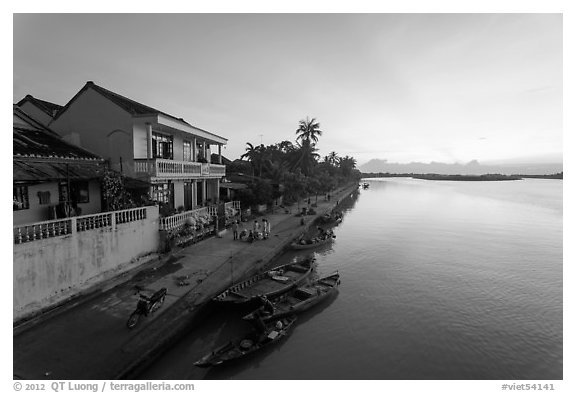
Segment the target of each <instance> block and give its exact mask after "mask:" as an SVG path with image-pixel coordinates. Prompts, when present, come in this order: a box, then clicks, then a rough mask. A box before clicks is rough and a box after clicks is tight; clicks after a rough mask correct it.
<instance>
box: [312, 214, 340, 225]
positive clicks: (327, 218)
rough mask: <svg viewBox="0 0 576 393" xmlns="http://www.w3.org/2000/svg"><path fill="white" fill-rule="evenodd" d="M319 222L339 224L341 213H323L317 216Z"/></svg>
mask: <svg viewBox="0 0 576 393" xmlns="http://www.w3.org/2000/svg"><path fill="white" fill-rule="evenodd" d="M318 222H319V223H320V224H340V223H341V222H342V213H332V214H324V215H322V216H320V217H319V218H318Z"/></svg>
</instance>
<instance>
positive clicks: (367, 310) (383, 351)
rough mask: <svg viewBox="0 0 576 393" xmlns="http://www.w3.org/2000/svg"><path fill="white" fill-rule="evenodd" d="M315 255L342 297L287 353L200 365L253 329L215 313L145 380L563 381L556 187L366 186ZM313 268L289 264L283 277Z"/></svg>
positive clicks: (320, 312) (391, 182)
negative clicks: (291, 269)
mask: <svg viewBox="0 0 576 393" xmlns="http://www.w3.org/2000/svg"><path fill="white" fill-rule="evenodd" d="M341 206H342V207H343V208H344V211H345V217H344V222H343V223H342V224H341V225H340V226H338V227H337V228H336V229H335V232H336V235H337V238H336V239H335V241H334V242H333V244H331V245H327V246H323V247H324V248H322V249H319V250H317V251H316V252H315V254H316V257H317V261H318V267H317V270H318V273H319V274H323V273H330V272H332V271H334V270H339V271H340V273H341V276H342V285H341V287H340V291H339V294H338V295H337V296H336V297H334V298H332V299H331V300H330V301H329V302H328V303H326V304H322V305H319V306H318V308H317V309H312V310H310V311H309V312H307V313H306V314H303V315H302V316H301V317H300V319H299V321H298V323H297V326H296V328H295V329H294V330H293V331H292V333H291V335H290V336H289V337H288V338H287V339H286V340H285V341H283V342H281V343H280V344H279V345H277V346H275V347H273V348H268V349H265V350H264V351H263V352H262V353H259V354H255V355H254V356H253V357H251V358H248V359H245V360H244V361H240V362H238V363H236V364H231V365H229V366H223V367H221V368H215V369H212V370H210V371H206V370H204V369H197V368H195V367H194V366H193V365H192V363H193V361H195V360H197V359H198V357H199V355H202V354H203V353H202V352H204V351H206V350H210V346H211V345H212V344H213V343H214V342H215V341H216V342H218V343H222V342H224V341H226V340H227V339H229V338H231V337H234V336H235V335H237V334H238V333H239V332H241V331H242V330H244V329H246V326H245V325H244V324H243V323H242V322H241V321H239V317H240V316H241V315H243V314H244V312H241V311H234V310H228V311H224V310H222V309H214V308H213V309H210V310H209V311H207V313H206V316H205V318H204V321H203V323H201V324H199V325H198V327H197V328H195V329H194V330H192V331H191V334H190V336H189V337H187V338H185V339H184V340H182V341H181V342H180V343H179V344H177V345H176V346H175V347H174V348H173V349H172V350H170V351H169V352H168V353H166V355H165V356H163V357H162V358H161V359H159V360H158V361H157V362H156V363H155V364H154V365H153V366H152V367H151V368H150V369H149V370H147V371H146V372H145V373H144V374H143V375H142V376H141V377H142V378H145V379H200V378H207V379H561V378H562V181H561V180H539V179H530V180H523V181H511V182H432V181H425V180H415V179H401V178H397V179H378V180H370V188H369V189H367V190H361V191H360V192H359V194H358V195H357V196H356V197H351V198H349V199H348V200H347V201H346V203H344V204H342V205H341ZM303 255H305V254H302V252H300V253H299V254H298V253H296V252H291V253H288V254H286V255H284V256H283V257H282V258H281V261H279V263H285V262H287V261H289V260H291V259H293V258H295V257H301V256H303Z"/></svg>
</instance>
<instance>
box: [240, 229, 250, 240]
mask: <svg viewBox="0 0 576 393" xmlns="http://www.w3.org/2000/svg"><path fill="white" fill-rule="evenodd" d="M247 236H248V231H247V230H246V229H245V228H244V229H242V230H241V231H240V240H243V239H244V238H245V237H247Z"/></svg>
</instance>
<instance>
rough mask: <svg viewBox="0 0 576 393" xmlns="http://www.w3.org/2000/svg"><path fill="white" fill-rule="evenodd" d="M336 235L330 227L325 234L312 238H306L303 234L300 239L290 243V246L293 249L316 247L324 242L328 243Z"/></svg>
mask: <svg viewBox="0 0 576 393" xmlns="http://www.w3.org/2000/svg"><path fill="white" fill-rule="evenodd" d="M335 237H336V236H335V235H334V232H333V231H332V230H331V229H329V230H328V231H326V233H324V235H322V236H317V237H315V238H312V239H310V240H304V238H303V237H302V236H301V237H300V239H299V240H297V241H295V242H292V243H291V244H290V247H291V248H292V249H293V250H307V249H309V248H314V247H318V246H320V245H322V244H326V243H328V242H329V241H331V240H332V239H333V238H335Z"/></svg>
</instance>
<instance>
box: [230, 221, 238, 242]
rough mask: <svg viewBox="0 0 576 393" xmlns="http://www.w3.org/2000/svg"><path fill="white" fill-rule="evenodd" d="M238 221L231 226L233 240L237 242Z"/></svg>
mask: <svg viewBox="0 0 576 393" xmlns="http://www.w3.org/2000/svg"><path fill="white" fill-rule="evenodd" d="M238 224H239V222H238V220H235V221H234V223H233V224H232V234H233V235H234V239H233V240H238Z"/></svg>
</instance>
